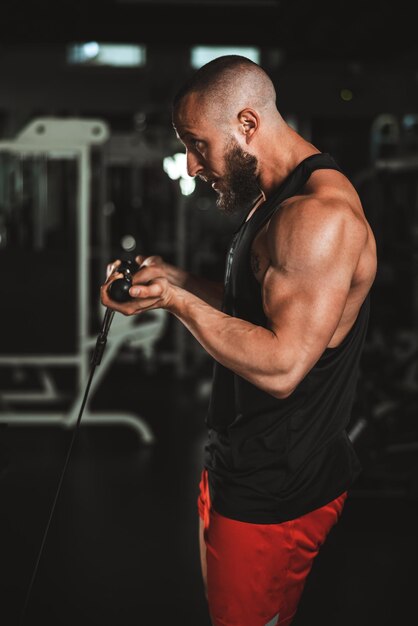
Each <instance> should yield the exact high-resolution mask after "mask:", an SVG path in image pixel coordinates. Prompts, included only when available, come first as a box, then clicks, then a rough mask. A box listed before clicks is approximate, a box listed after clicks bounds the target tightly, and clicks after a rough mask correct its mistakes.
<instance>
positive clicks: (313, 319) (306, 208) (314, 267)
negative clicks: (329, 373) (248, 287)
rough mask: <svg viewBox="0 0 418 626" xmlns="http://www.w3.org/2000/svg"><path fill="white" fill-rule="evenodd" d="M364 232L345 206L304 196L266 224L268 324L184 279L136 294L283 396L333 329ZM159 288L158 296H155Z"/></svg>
mask: <svg viewBox="0 0 418 626" xmlns="http://www.w3.org/2000/svg"><path fill="white" fill-rule="evenodd" d="M304 202H305V203H306V201H304ZM365 237H366V235H365V229H364V227H363V225H362V224H361V223H360V222H359V220H357V218H356V217H355V216H354V215H353V214H351V212H350V211H349V210H348V209H345V208H343V209H341V210H338V209H337V208H335V207H324V206H323V205H320V206H319V205H317V204H316V201H309V202H307V203H306V204H305V205H303V206H302V205H301V204H300V201H299V206H297V208H295V209H294V210H293V209H292V206H290V207H289V208H288V209H286V210H283V211H282V212H280V214H278V215H277V216H276V217H275V218H274V219H273V220H272V221H271V223H270V225H269V228H268V232H267V246H268V253H269V257H270V259H271V265H270V267H269V268H268V270H267V272H266V273H265V276H264V278H263V282H262V285H261V289H262V298H263V306H264V310H265V312H266V315H267V318H268V319H269V327H268V328H264V327H262V326H256V325H254V324H251V323H249V322H246V321H244V320H241V319H237V318H234V317H231V316H228V315H226V314H224V313H222V312H220V311H218V310H216V309H215V308H213V307H212V306H210V305H209V304H207V303H206V302H204V301H203V300H202V299H201V298H199V297H197V296H196V295H194V294H193V293H190V292H188V291H186V290H185V289H183V288H182V287H172V286H170V288H168V287H167V285H166V286H165V287H164V285H163V284H161V283H160V284H156V285H149V286H144V287H142V286H141V287H140V288H141V294H140V298H139V300H140V299H141V297H142V298H144V303H143V304H144V306H145V307H146V305H147V303H149V305H150V306H164V307H165V308H167V309H168V310H169V311H171V313H173V314H174V315H175V316H176V317H177V318H178V319H179V320H180V321H181V322H182V323H183V324H184V325H185V326H186V327H187V328H188V329H189V331H190V332H191V333H192V334H193V336H194V337H195V338H196V339H197V340H198V341H199V343H200V344H201V345H202V346H203V348H204V349H205V350H206V351H207V352H208V353H209V354H210V355H211V356H212V357H213V358H214V359H216V360H217V361H219V362H220V363H221V364H222V365H224V366H225V367H227V368H229V369H231V370H232V371H234V372H235V373H236V374H238V375H240V376H242V377H243V378H244V379H246V380H248V381H249V382H251V383H252V384H254V385H256V386H257V387H259V388H261V389H263V390H264V391H266V392H268V393H270V394H272V395H273V396H275V397H278V398H284V397H287V396H288V395H290V393H291V392H292V391H293V390H294V388H295V387H296V386H297V385H298V383H299V382H300V381H301V380H302V379H303V378H304V376H305V375H306V374H307V373H308V371H309V370H310V369H311V368H312V366H313V365H314V364H315V362H316V361H317V360H318V358H319V357H320V355H321V354H322V352H323V351H324V350H325V348H326V347H327V345H328V344H329V342H330V340H331V337H332V336H333V335H334V333H335V330H336V328H337V327H338V324H339V321H340V319H341V316H342V313H343V311H344V308H345V305H346V302H347V297H348V293H349V290H350V286H351V283H352V279H353V275H354V272H355V269H356V266H357V264H358V261H359V257H360V253H361V250H362V249H363V246H364V241H365ZM164 289H165V291H164ZM163 292H164V293H163ZM160 294H161V304H159V303H158V300H157V302H155V299H156V298H158V297H159V295H160ZM164 294H165V295H164ZM153 298H154V300H153ZM132 312H133V313H134V312H135V310H134V308H133V306H132Z"/></svg>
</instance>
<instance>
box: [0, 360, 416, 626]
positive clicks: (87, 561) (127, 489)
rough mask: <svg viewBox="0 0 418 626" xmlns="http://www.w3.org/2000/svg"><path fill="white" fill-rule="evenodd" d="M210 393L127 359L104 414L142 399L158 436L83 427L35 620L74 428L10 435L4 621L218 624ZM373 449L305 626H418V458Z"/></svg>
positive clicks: (317, 581)
mask: <svg viewBox="0 0 418 626" xmlns="http://www.w3.org/2000/svg"><path fill="white" fill-rule="evenodd" d="M202 389H204V384H202V381H201V380H198V379H197V377H191V376H186V377H185V378H182V379H179V378H178V377H176V376H175V375H173V373H172V372H171V371H170V368H167V371H165V370H164V369H162V370H158V371H156V372H149V371H146V370H145V369H144V370H143V371H142V370H141V367H137V366H136V367H133V366H132V365H131V364H129V363H128V364H120V365H118V366H116V365H115V367H114V370H113V371H112V372H110V373H109V377H108V378H107V380H106V381H105V383H104V384H103V385H102V386H101V388H100V390H99V391H98V392H97V394H96V396H95V398H94V399H93V400H92V409H95V408H97V409H100V408H104V407H106V408H107V409H112V407H115V408H116V407H120V406H125V407H128V406H129V407H130V408H131V409H132V406H133V404H134V405H135V406H136V407H138V409H139V410H140V413H141V415H142V416H143V417H144V418H145V419H146V421H147V423H148V424H149V426H150V428H151V429H152V431H153V433H154V435H155V441H154V443H152V444H148V445H147V444H144V443H143V442H142V441H141V440H140V439H139V438H138V436H137V434H136V433H135V432H134V431H133V430H130V429H128V428H120V427H116V426H113V427H110V426H108V427H105V426H83V424H82V425H81V428H80V430H79V431H78V435H77V437H76V439H75V444H74V447H73V450H72V454H71V458H70V462H69V465H68V468H67V471H66V473H65V476H64V481H63V483H62V487H61V491H60V495H59V498H58V500H57V505H56V508H55V512H54V516H53V518H52V523H51V525H50V527H49V531H48V534H47V537H46V542H45V545H44V551H43V554H42V556H41V559H40V561H39V567H38V570H37V574H36V577H35V580H34V584H33V588H32V592H31V594H30V596H29V600H28V604H27V608H26V612H25V615H24V619H23V622H21V621H19V620H20V618H21V616H22V607H23V605H24V601H25V598H26V597H27V591H28V586H29V582H30V578H31V575H32V572H33V568H34V566H35V562H36V558H37V556H38V553H39V548H40V544H41V540H42V537H43V533H44V530H45V527H46V523H47V519H48V514H49V512H50V510H51V506H52V502H53V499H54V495H55V491H56V489H57V485H58V479H59V476H60V473H61V471H62V468H63V465H64V460H65V457H66V452H67V450H68V445H69V443H70V440H71V431H66V430H62V429H60V428H50V427H42V428H34V427H25V428H21V427H19V428H17V427H13V426H12V425H9V426H8V427H7V428H6V429H3V431H4V432H3V433H2V434H1V440H0V441H1V445H2V446H3V459H5V456H6V453H7V455H8V460H7V462H6V466H5V467H4V468H3V470H2V471H1V472H0V502H1V517H0V520H1V521H0V547H1V550H0V558H1V561H0V589H1V604H0V606H1V615H0V624H1V625H2V626H35V625H38V624H42V625H43V626H52V625H53V626H75V625H77V626H165V625H167V624H172V623H173V624H174V623H176V624H181V625H183V626H210V621H209V617H208V613H207V609H206V603H205V599H204V595H203V587H202V583H201V579H200V569H199V567H200V566H199V555H198V549H197V516H196V497H197V484H198V480H199V473H200V463H201V453H202V448H203V444H204V437H205V428H204V414H205V408H206V397H205V393H202V392H201V391H202ZM199 390H200V392H199ZM366 432H367V431H366ZM362 446H363V448H362ZM372 447H373V446H370V442H369V444H368V442H367V436H366V437H364V438H363V443H362V444H361V443H359V454H360V455H361V456H362V458H363V460H364V472H363V476H362V477H361V478H360V479H359V481H358V483H357V484H356V485H355V488H353V491H352V494H351V497H350V498H349V500H348V501H347V503H346V506H345V510H344V514H343V516H342V518H341V520H340V523H339V524H338V525H337V526H336V527H334V529H333V530H332V531H331V534H330V535H329V538H328V541H327V542H326V544H325V545H324V546H323V549H322V552H321V553H320V555H319V556H318V558H317V561H316V562H315V564H314V568H313V570H312V572H311V575H310V578H309V579H308V582H307V585H306V588H305V593H304V596H303V598H302V601H301V604H300V607H299V611H298V614H297V616H296V619H295V621H294V624H293V625H292V626H317V625H318V626H319V625H320V626H352V625H353V624H355V625H356V626H389V625H390V626H393V625H394V624H395V625H401V624H402V626H407V625H409V624H415V623H416V616H415V617H414V613H415V596H416V588H417V583H418V576H417V573H416V563H417V555H418V550H417V547H418V545H417V544H418V536H417V528H418V497H417V493H418V489H416V482H417V481H416V477H417V474H418V473H417V472H416V471H415V470H416V468H417V463H416V456H417V454H416V452H412V453H406V454H402V453H400V454H399V455H398V456H396V455H395V456H392V458H391V460H388V459H384V458H381V457H380V456H379V455H376V453H375V452H374V453H371V452H370V450H371V448H372ZM395 457H396V458H395ZM391 464H392V465H391ZM382 467H383V469H382ZM411 468H412V471H411ZM378 469H379V470H380V473H379V471H377V470H378ZM385 476H386V477H387V480H385V479H384V477H385Z"/></svg>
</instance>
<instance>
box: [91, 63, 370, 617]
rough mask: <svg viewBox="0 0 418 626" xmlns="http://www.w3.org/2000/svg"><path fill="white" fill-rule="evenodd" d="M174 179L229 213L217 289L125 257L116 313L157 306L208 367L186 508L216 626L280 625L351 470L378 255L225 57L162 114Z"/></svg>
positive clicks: (349, 209)
mask: <svg viewBox="0 0 418 626" xmlns="http://www.w3.org/2000/svg"><path fill="white" fill-rule="evenodd" d="M173 125H174V128H175V131H176V133H177V136H178V137H179V138H180V140H181V141H182V142H183V144H184V146H185V148H186V154H187V166H188V172H189V174H190V175H191V176H199V177H200V178H202V179H203V180H205V181H207V182H208V183H209V184H211V185H212V187H213V189H214V190H215V192H216V193H217V205H218V207H219V208H220V209H221V210H223V211H225V212H232V211H235V210H239V211H242V212H243V220H242V223H241V225H240V227H239V228H238V229H237V230H236V232H235V233H234V236H233V238H232V242H231V247H230V250H229V254H228V258H227V260H226V271H225V279H224V284H222V285H218V284H214V283H211V282H209V281H206V280H203V279H199V278H198V277H196V276H194V275H191V274H188V273H187V272H185V271H184V270H182V269H179V268H175V267H173V266H172V265H169V264H167V263H165V262H164V261H163V259H162V258H161V257H158V256H151V257H148V258H145V257H138V259H137V260H138V262H139V263H140V265H141V269H140V270H139V272H138V273H137V274H136V275H135V279H134V286H133V287H131V289H130V295H131V296H132V300H131V301H130V302H128V303H125V304H121V305H119V304H117V303H115V302H112V301H111V300H110V299H109V297H108V294H107V289H108V287H109V284H110V283H111V282H112V281H113V280H115V279H116V278H118V277H120V274H118V273H117V262H116V263H115V264H113V265H112V266H111V267H110V268H109V277H108V279H107V281H106V283H105V284H104V285H103V286H102V291H101V294H102V296H101V297H102V303H103V304H104V305H105V306H108V307H111V308H113V309H116V310H117V311H121V312H122V313H124V314H126V315H133V314H137V313H141V312H142V311H146V310H149V309H153V308H157V307H162V308H164V309H166V310H168V311H169V312H171V313H172V314H173V315H175V316H176V317H177V318H178V319H179V320H180V321H181V322H182V323H183V324H184V325H185V326H186V328H188V330H189V331H190V332H191V333H192V334H193V336H194V337H195V338H196V339H197V340H198V341H199V342H200V344H201V345H202V346H203V348H204V349H205V350H206V351H207V352H208V353H209V354H210V355H211V356H212V357H213V359H214V361H215V363H214V377H213V388H212V395H211V400H210V404H209V410H208V415H207V427H208V439H207V444H206V446H205V457H204V468H203V471H202V476H201V482H200V496H199V499H198V505H199V513H200V550H201V562H202V574H203V579H204V582H205V585H206V590H207V597H208V603H209V611H210V616H211V619H212V623H213V624H214V626H221V625H222V626H274V625H276V624H279V625H280V626H284V625H286V626H287V625H288V624H290V623H291V621H292V619H293V617H294V615H295V612H296V610H297V606H298V602H299V600H300V596H301V593H302V590H303V587H304V584H305V581H306V577H307V575H308V573H309V571H310V569H311V566H312V563H313V560H314V558H315V556H316V554H317V552H318V549H319V547H320V545H321V544H322V543H323V542H324V540H325V538H326V536H327V534H328V533H329V531H330V529H331V528H332V526H333V525H334V524H335V523H336V521H337V520H338V519H339V516H340V514H341V511H342V508H343V505H344V501H345V499H346V497H347V491H348V489H349V487H350V486H351V484H352V483H353V481H354V480H355V478H356V477H357V475H358V473H359V471H360V464H359V461H358V458H357V456H356V454H355V451H354V450H353V446H352V445H351V442H350V440H349V438H348V436H347V433H346V430H345V429H346V427H347V425H348V422H349V419H350V411H351V408H352V403H353V399H354V394H355V386H356V381H357V376H358V365H359V360H360V356H361V350H362V346H363V343H364V340H365V335H366V330H367V322H368V311H369V299H370V294H369V292H370V289H371V286H372V284H373V280H374V277H375V273H376V246H375V240H374V237H373V234H372V232H371V229H370V226H369V225H368V223H367V221H366V219H365V216H364V213H363V210H362V207H361V203H360V200H359V197H358V195H357V193H356V191H355V189H354V188H353V186H352V184H351V183H350V182H349V180H348V179H347V178H346V176H345V175H344V174H343V173H342V172H341V171H340V168H339V167H338V165H337V164H336V163H335V161H334V160H333V159H332V158H331V156H330V155H328V154H323V153H321V152H320V151H319V150H318V149H317V148H316V147H315V146H313V145H312V144H311V143H309V142H308V141H306V140H305V139H304V138H303V137H301V136H300V135H299V134H297V133H296V132H295V131H294V130H293V129H292V128H290V127H289V126H288V125H287V124H286V122H285V121H284V119H283V118H282V116H281V115H280V113H279V111H278V110H277V107H276V93H275V89H274V86H273V83H272V81H271V79H270V78H269V77H268V75H267V74H266V73H265V71H264V70H263V69H262V68H261V67H260V66H259V65H257V64H254V63H252V62H251V61H249V60H248V59H246V58H243V57H240V56H225V57H220V58H217V59H215V60H214V61H211V62H210V63H208V64H207V65H205V66H203V67H202V68H201V69H200V70H198V71H197V72H196V73H195V74H194V75H193V76H192V78H191V79H190V80H189V81H188V82H187V83H186V84H185V85H184V86H183V87H182V88H181V89H180V91H179V92H178V94H177V96H176V98H175V100H174V104H173Z"/></svg>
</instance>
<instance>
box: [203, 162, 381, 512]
mask: <svg viewBox="0 0 418 626" xmlns="http://www.w3.org/2000/svg"><path fill="white" fill-rule="evenodd" d="M317 169H334V170H339V171H341V170H340V168H339V167H338V165H337V164H336V162H335V161H334V160H333V159H332V157H331V156H330V155H329V154H326V153H320V154H314V155H311V156H310V157H308V158H306V159H304V160H303V161H302V162H301V163H299V165H298V166H297V167H296V168H295V169H294V170H293V172H292V173H291V174H290V175H289V176H288V177H287V178H286V179H285V181H284V182H283V183H282V184H281V185H280V186H279V187H278V188H277V190H276V191H275V192H274V193H273V194H272V195H271V196H270V197H269V198H268V199H267V201H265V202H264V203H263V204H262V205H261V206H260V207H259V208H258V209H257V210H256V211H255V212H254V213H253V215H252V216H251V218H250V219H249V220H247V221H243V222H242V223H241V225H240V227H239V228H238V229H237V230H236V231H235V233H234V234H233V238H232V242H231V245H230V249H229V253H228V256H227V262H226V270H225V281H224V282H225V290H224V299H223V305H222V310H223V311H224V312H225V313H227V314H228V315H231V316H234V317H237V318H240V319H243V320H247V321H248V322H251V323H253V324H256V325H259V326H265V327H267V318H266V316H265V313H264V310H263V306H262V299H261V287H260V284H259V283H258V282H257V280H256V278H255V276H254V274H253V272H252V270H251V265H250V252H251V245H252V242H253V240H254V237H255V236H256V234H257V233H258V232H259V230H260V228H262V226H263V225H264V224H265V223H266V222H267V221H268V220H269V219H270V218H271V216H272V215H273V213H274V212H275V211H276V210H277V209H278V208H279V205H280V203H281V202H283V201H284V200H285V199H287V198H290V197H291V196H294V195H297V194H298V193H300V192H301V190H302V188H303V186H304V185H305V183H306V182H307V180H308V178H309V177H310V175H311V174H312V172H314V171H315V170H317ZM368 317H369V295H368V296H367V297H366V299H365V301H364V302H363V305H362V306H361V309H360V311H359V314H358V316H357V319H356V321H355V323H354V325H353V326H352V328H351V330H350V331H349V333H348V334H347V336H346V337H345V338H344V340H343V341H342V343H341V344H340V345H339V346H338V347H336V348H332V349H331V348H327V349H326V350H325V351H324V353H323V354H322V356H321V357H320V359H319V360H318V361H317V363H316V364H315V365H314V366H313V367H312V369H311V370H310V371H309V372H308V374H307V375H306V376H305V378H304V379H303V380H302V381H301V382H300V383H299V385H298V386H297V388H296V389H295V390H294V391H293V393H292V394H291V395H290V396H289V397H287V398H285V399H277V398H275V397H274V396H272V395H270V394H269V393H267V392H265V391H262V390H261V389H259V388H258V387H256V386H254V385H252V384H251V383H250V382H248V381H246V380H245V379H243V378H241V377H240V376H238V375H236V374H234V372H232V371H231V370H229V369H227V368H225V367H223V366H222V365H221V364H220V363H218V362H215V364H214V372H213V385H212V393H211V398H210V402H209V408H208V413H207V417H206V424H207V427H208V438H207V442H206V445H205V450H204V465H205V467H206V469H207V470H208V478H209V488H210V496H211V501H212V506H213V508H214V510H215V511H217V512H218V513H220V514H221V515H224V516H227V517H230V518H233V519H238V520H241V521H247V522H254V523H261V524H263V523H266V524H269V523H278V522H283V521H286V520H290V519H293V518H295V517H299V516H300V515H304V514H305V513H308V512H309V511H312V510H313V509H315V508H318V507H320V506H323V505H324V504H326V503H328V502H330V501H331V500H333V499H334V498H336V497H337V496H339V495H340V494H341V493H342V492H343V491H346V490H347V489H348V487H349V486H350V485H351V484H352V482H353V481H354V480H355V478H356V477H357V475H358V474H359V472H360V470H361V466H360V462H359V459H358V457H357V455H356V453H355V450H354V448H353V446H352V444H351V442H350V439H349V437H348V435H347V433H346V428H347V426H348V423H349V420H350V413H351V409H352V404H353V401H354V396H355V388H356V383H357V379H358V374H359V361H360V356H361V351H362V347H363V344H364V340H365V335H366V331H367V324H368Z"/></svg>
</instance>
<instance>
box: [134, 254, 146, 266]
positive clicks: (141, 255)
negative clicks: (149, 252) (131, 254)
mask: <svg viewBox="0 0 418 626" xmlns="http://www.w3.org/2000/svg"><path fill="white" fill-rule="evenodd" d="M146 258H147V257H146V256H145V255H143V254H138V256H136V257H135V261H136V262H137V263H138V265H139V266H140V267H141V265H142V263H143V262H144V261H145V259H146Z"/></svg>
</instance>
